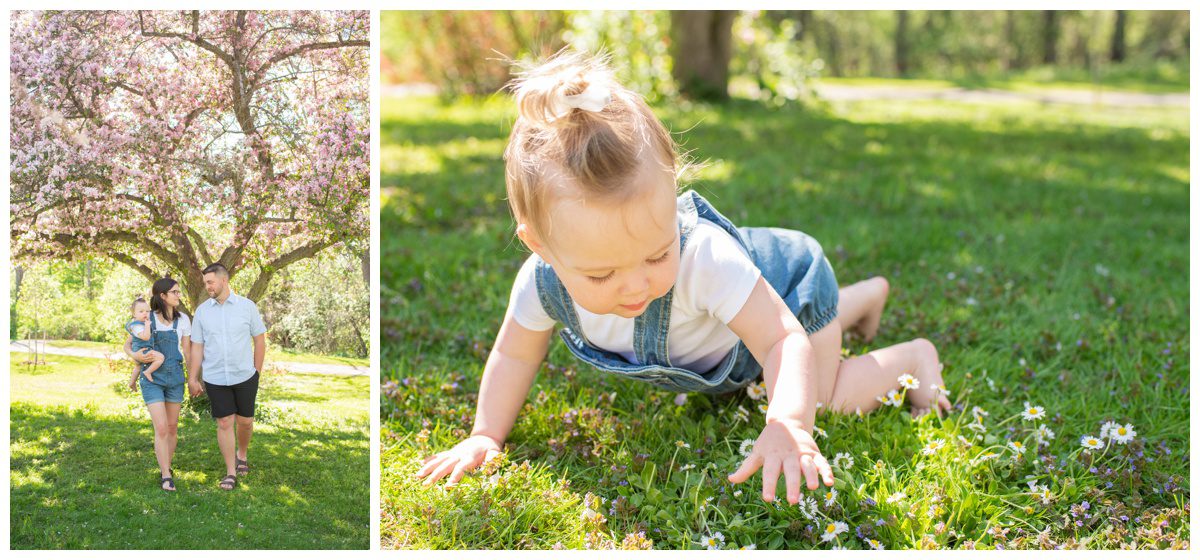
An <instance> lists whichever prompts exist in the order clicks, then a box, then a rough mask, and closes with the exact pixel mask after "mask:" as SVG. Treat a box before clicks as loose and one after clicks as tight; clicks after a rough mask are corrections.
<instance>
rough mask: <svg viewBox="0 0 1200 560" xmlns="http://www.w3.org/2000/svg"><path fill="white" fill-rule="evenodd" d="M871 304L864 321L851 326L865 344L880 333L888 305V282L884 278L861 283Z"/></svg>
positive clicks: (877, 277) (880, 277) (879, 277)
mask: <svg viewBox="0 0 1200 560" xmlns="http://www.w3.org/2000/svg"><path fill="white" fill-rule="evenodd" d="M861 284H862V285H863V287H864V291H866V292H867V297H868V299H869V301H870V304H869V305H868V306H867V309H866V312H865V313H864V314H863V317H862V319H859V321H858V322H857V323H855V324H854V325H852V326H851V328H853V329H854V330H856V331H858V332H859V334H861V335H862V338H863V342H870V341H871V340H872V339H874V338H875V335H876V334H878V333H879V321H880V320H881V319H882V318H883V308H884V306H886V305H887V298H888V290H889V286H888V281H887V279H886V278H884V277H882V276H876V277H874V278H870V279H868V280H864V281H862V282H861Z"/></svg>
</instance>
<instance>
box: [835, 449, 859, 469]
mask: <svg viewBox="0 0 1200 560" xmlns="http://www.w3.org/2000/svg"><path fill="white" fill-rule="evenodd" d="M833 468H835V469H837V470H839V471H847V470H850V469H852V468H854V457H851V456H850V454H849V453H838V454H837V455H834V456H833Z"/></svg>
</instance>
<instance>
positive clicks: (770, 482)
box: [763, 457, 782, 502]
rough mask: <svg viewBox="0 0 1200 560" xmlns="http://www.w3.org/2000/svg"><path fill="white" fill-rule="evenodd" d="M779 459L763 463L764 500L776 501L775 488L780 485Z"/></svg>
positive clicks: (773, 458)
mask: <svg viewBox="0 0 1200 560" xmlns="http://www.w3.org/2000/svg"><path fill="white" fill-rule="evenodd" d="M780 467H782V465H780V463H779V459H778V458H777V457H770V458H768V459H767V460H766V461H765V462H763V500H766V501H768V502H774V501H775V486H776V485H777V484H778V483H779V471H780Z"/></svg>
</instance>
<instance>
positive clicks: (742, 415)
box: [733, 404, 750, 422]
mask: <svg viewBox="0 0 1200 560" xmlns="http://www.w3.org/2000/svg"><path fill="white" fill-rule="evenodd" d="M733 418H734V420H735V421H737V422H747V421H749V420H750V411H749V410H746V407H744V406H742V405H740V404H739V405H738V407H737V410H735V411H734V412H733Z"/></svg>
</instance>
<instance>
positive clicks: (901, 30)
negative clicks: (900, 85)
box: [896, 10, 909, 77]
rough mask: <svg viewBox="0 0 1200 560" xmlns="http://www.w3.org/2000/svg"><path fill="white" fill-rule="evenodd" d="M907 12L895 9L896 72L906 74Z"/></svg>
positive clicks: (907, 66)
mask: <svg viewBox="0 0 1200 560" xmlns="http://www.w3.org/2000/svg"><path fill="white" fill-rule="evenodd" d="M908 71H909V60H908V12H907V11H905V10H897V11H896V74H898V75H900V76H901V77H905V76H908Z"/></svg>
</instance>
